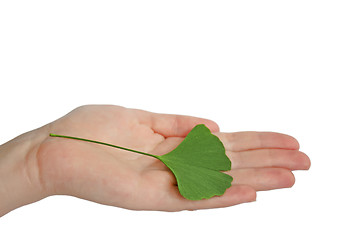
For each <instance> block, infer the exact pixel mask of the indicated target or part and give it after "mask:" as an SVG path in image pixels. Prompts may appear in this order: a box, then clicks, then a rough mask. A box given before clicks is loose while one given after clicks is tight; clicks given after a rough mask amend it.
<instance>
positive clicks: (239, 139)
mask: <svg viewBox="0 0 361 240" xmlns="http://www.w3.org/2000/svg"><path fill="white" fill-rule="evenodd" d="M213 134H214V135H216V136H217V137H218V138H219V139H220V140H221V141H222V143H223V145H224V147H225V149H226V150H228V151H234V152H239V151H245V150H254V149H264V148H271V149H289V150H298V149H299V148H300V145H299V143H298V141H297V140H296V139H295V138H294V137H291V136H289V135H286V134H282V133H275V132H234V133H222V132H216V133H213Z"/></svg>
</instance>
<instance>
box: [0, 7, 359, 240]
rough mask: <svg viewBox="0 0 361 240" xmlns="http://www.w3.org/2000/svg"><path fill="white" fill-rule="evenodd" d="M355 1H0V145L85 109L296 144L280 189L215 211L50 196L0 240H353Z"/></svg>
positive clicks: (14, 220)
mask: <svg viewBox="0 0 361 240" xmlns="http://www.w3.org/2000/svg"><path fill="white" fill-rule="evenodd" d="M360 12H361V3H360V1H347V0H343V1H332V0H328V1H319V0H312V1H311V0H305V1H286V0H285V1H280V0H274V1H210V0H208V1H197V0H192V1H169V0H168V1H157V0H151V1H137V0H132V1H76V0H71V1H37V0H34V1H16V0H12V1H6V0H4V1H0V83H1V84H0V144H1V143H4V142H6V141H8V140H10V139H12V138H13V137H15V136H17V135H19V134H21V133H23V132H26V131H29V130H31V129H34V128H37V127H40V126H42V125H43V124H46V123H48V122H50V121H53V120H55V119H56V118H58V117H60V116H62V115H64V114H66V113H67V112H69V111H70V110H72V109H73V108H75V107H77V106H79V105H83V104H93V103H96V104H103V103H105V104H117V105H123V106H126V107H132V108H140V109H145V110H148V111H154V112H162V113H177V114H186V115H195V116H199V117H205V118H210V119H213V120H215V121H216V122H217V123H218V124H219V125H220V127H221V130H222V131H243V130H256V131H276V132H282V133H287V134H290V135H293V136H295V137H296V138H297V139H298V140H299V142H300V143H301V150H302V151H303V152H305V153H306V154H308V155H309V157H310V158H311V161H312V167H311V169H310V171H308V172H301V171H299V172H295V175H296V184H295V186H294V187H293V188H291V189H282V190H275V191H267V192H259V193H258V197H257V201H256V202H254V203H248V204H243V205H238V206H234V207H230V208H224V209H214V210H202V211H193V212H187V211H185V212H179V213H165V212H144V211H138V212H137V211H129V210H124V209H119V208H115V207H109V206H103V205H99V204H96V203H91V202H87V201H84V200H80V199H76V198H72V197H66V196H55V197H50V198H47V199H44V200H42V201H40V202H37V203H35V204H31V205H28V206H25V207H22V208H20V209H17V210H15V211H13V212H11V213H9V214H7V215H5V216H4V217H2V218H0V238H1V239H4V240H5V239H145V238H152V239H184V238H187V239H215V238H218V239H247V240H249V239H319V238H322V239H326V238H327V237H334V238H338V239H340V238H342V239H360V237H361V234H360V230H359V226H360V214H361V211H360V203H361V198H360V196H359V193H360V182H361V181H360V180H361V178H360V166H361V164H360V161H361V157H360V144H361V141H360V139H361V138H360V135H361V128H360V124H361V118H360V103H361V97H360V90H361V87H360V86H359V85H358V83H359V82H360V80H361V47H360V46H361V14H360Z"/></svg>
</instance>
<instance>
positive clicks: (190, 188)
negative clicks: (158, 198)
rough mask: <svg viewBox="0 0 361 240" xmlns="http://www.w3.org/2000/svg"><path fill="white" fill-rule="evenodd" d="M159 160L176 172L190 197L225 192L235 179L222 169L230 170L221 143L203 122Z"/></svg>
mask: <svg viewBox="0 0 361 240" xmlns="http://www.w3.org/2000/svg"><path fill="white" fill-rule="evenodd" d="M158 159H159V160H161V161H162V162H163V163H164V164H165V165H166V166H167V167H168V168H169V169H170V170H171V171H172V172H173V174H174V176H175V177H176V179H177V184H178V188H179V192H180V193H181V194H182V196H183V197H185V198H187V199H190V200H200V199H203V198H205V199H207V198H211V197H213V196H216V195H218V196H220V195H223V194H224V192H225V190H226V189H227V188H229V187H230V186H231V183H232V180H233V179H232V177H231V176H229V175H227V174H225V173H223V172H221V171H227V170H230V169H231V161H230V160H229V158H228V157H227V155H226V154H225V149H224V146H223V144H222V142H221V141H220V140H219V138H218V137H217V136H215V135H213V134H212V133H211V131H210V130H209V129H208V128H207V127H206V126H205V125H203V124H200V125H197V126H196V127H194V128H193V129H192V131H191V132H190V133H189V134H188V135H187V136H186V138H185V139H184V140H183V141H182V142H181V143H180V144H179V145H178V147H176V148H175V149H174V150H173V151H171V152H169V153H167V154H164V155H162V156H159V157H158Z"/></svg>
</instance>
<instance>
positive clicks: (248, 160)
mask: <svg viewBox="0 0 361 240" xmlns="http://www.w3.org/2000/svg"><path fill="white" fill-rule="evenodd" d="M226 155H227V156H228V157H229V159H230V160H231V162H232V169H239V168H264V167H280V168H287V169H290V170H307V169H309V168H310V164H311V162H310V159H309V157H308V156H307V155H306V154H304V153H303V152H300V151H298V150H285V149H259V150H248V151H243V152H233V151H226Z"/></svg>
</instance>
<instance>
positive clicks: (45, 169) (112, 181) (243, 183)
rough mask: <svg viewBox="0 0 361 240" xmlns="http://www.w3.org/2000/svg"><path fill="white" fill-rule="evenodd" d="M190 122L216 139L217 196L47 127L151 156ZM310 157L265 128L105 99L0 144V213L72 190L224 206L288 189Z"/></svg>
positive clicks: (167, 203) (122, 201) (152, 164)
mask: <svg viewBox="0 0 361 240" xmlns="http://www.w3.org/2000/svg"><path fill="white" fill-rule="evenodd" d="M197 124H205V125H206V126H207V127H208V128H209V129H210V130H211V131H212V133H213V134H215V135H216V136H218V137H219V138H220V140H221V141H222V142H223V144H224V146H225V149H226V154H227V156H228V157H229V158H230V160H231V162H232V169H231V170H230V171H228V172H226V173H227V174H230V175H231V176H232V177H233V178H234V180H233V182H232V186H231V187H230V188H229V189H227V190H226V192H225V194H224V195H222V196H216V197H213V198H210V199H205V200H199V201H192V200H187V199H185V198H183V197H182V196H181V195H180V193H179V191H178V188H177V186H176V180H175V177H174V176H173V174H172V173H171V172H170V171H169V170H168V169H167V167H166V166H165V165H164V164H163V163H162V162H160V161H159V160H157V159H155V158H152V157H149V156H144V155H139V154H136V153H132V152H127V151H124V150H120V149H115V148H111V147H107V146H103V145H97V144H94V143H89V142H81V141H77V140H71V139H61V138H52V137H49V133H55V134H62V135H70V136H76V137H82V138H88V139H93V140H97V141H102V142H107V143H111V144H114V145H119V146H123V147H127V148H131V149H136V150H139V151H142V152H147V153H151V154H154V155H162V154H165V153H167V152H169V151H171V150H173V149H174V148H175V147H176V146H177V145H178V144H179V143H180V142H181V141H182V140H183V139H184V137H185V136H186V135H187V133H188V132H189V131H190V130H191V129H192V128H193V127H194V126H195V125H197ZM309 167H310V159H309V158H308V157H307V155H306V154H304V153H302V152H300V151H299V144H298V142H297V140H296V139H295V138H293V137H291V136H288V135H285V134H280V133H272V132H234V133H222V132H220V131H219V127H218V125H217V124H216V123H215V122H213V121H211V120H207V119H202V118H196V117H190V116H181V115H171V114H157V113H151V112H147V111H142V110H136V109H128V108H123V107H119V106H110V105H106V106H105V105H91V106H82V107H79V108H77V109H75V110H73V111H72V112H70V113H69V114H67V115H65V116H64V117H62V118H60V119H58V120H56V121H54V122H52V123H49V124H47V125H45V126H43V127H41V128H39V129H36V130H33V131H31V132H28V133H25V134H23V135H21V136H19V137H17V138H15V139H13V140H11V141H9V142H7V143H5V144H3V145H1V146H0V216H3V215H5V214H6V213H8V212H10V211H12V210H14V209H16V208H18V207H21V206H24V205H26V204H29V203H33V202H36V201H38V200H41V199H43V198H45V197H48V196H52V195H71V196H75V197H79V198H82V199H86V200H90V201H94V202H97V203H101V204H105V205H111V206H117V207H121V208H126V209H133V210H159V211H181V210H197V209H207V208H219V207H227V206H232V205H236V204H241V203H246V202H252V201H255V200H256V192H257V191H264V190H272V189H279V188H288V187H291V186H293V184H294V182H295V178H294V175H293V174H292V171H294V170H307V169H309Z"/></svg>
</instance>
